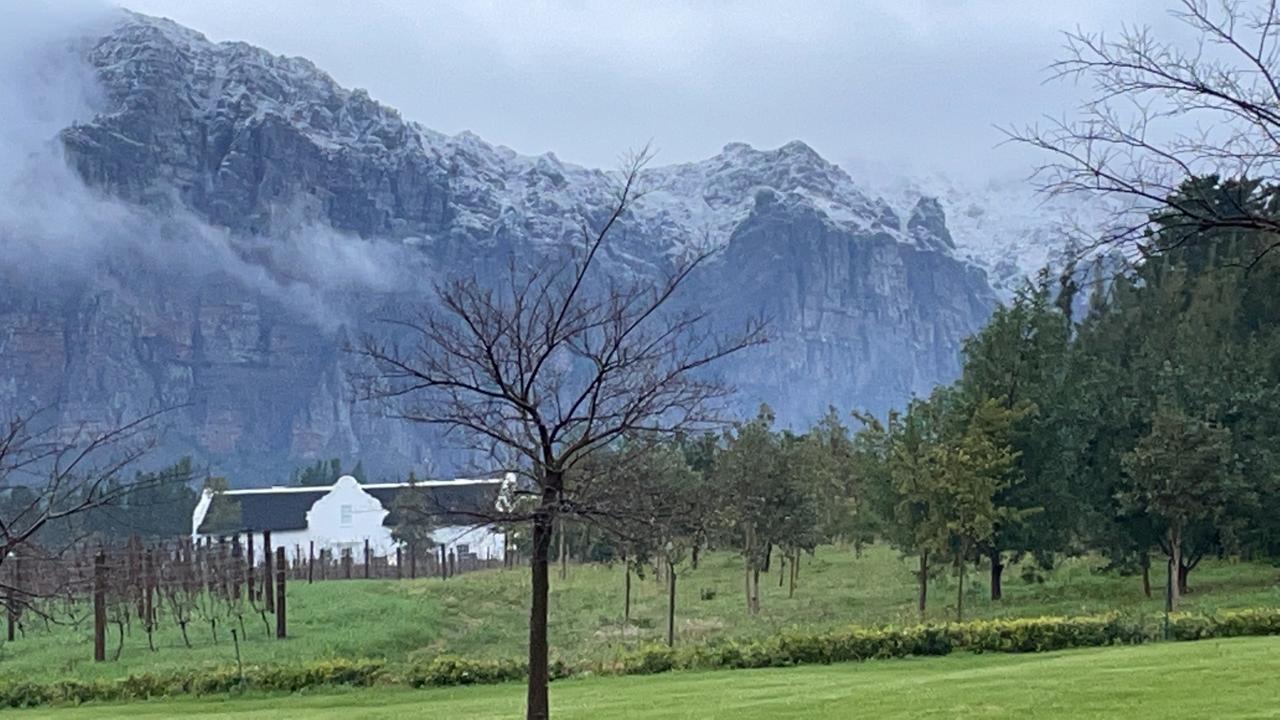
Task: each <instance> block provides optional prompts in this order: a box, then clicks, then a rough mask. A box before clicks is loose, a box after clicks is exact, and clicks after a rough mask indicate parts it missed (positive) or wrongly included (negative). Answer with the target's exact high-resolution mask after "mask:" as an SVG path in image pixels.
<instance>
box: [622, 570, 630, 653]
mask: <svg viewBox="0 0 1280 720" xmlns="http://www.w3.org/2000/svg"><path fill="white" fill-rule="evenodd" d="M622 568H623V571H624V572H625V573H626V574H625V575H624V578H623V581H622V634H623V637H626V633H627V628H628V627H630V626H631V563H630V562H628V561H626V560H625V559H624V560H623V561H622Z"/></svg>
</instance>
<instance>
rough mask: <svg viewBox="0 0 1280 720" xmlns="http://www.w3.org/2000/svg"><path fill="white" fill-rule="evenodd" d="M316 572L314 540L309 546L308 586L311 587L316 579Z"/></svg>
mask: <svg viewBox="0 0 1280 720" xmlns="http://www.w3.org/2000/svg"><path fill="white" fill-rule="evenodd" d="M315 572H316V541H315V540H312V541H311V544H310V545H308V546H307V584H308V585H310V584H311V582H312V581H313V580H314V579H315Z"/></svg>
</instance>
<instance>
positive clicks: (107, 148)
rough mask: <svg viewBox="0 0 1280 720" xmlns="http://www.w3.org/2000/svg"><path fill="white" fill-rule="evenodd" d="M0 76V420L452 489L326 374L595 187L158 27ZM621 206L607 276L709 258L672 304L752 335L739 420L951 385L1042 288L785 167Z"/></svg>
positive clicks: (933, 230) (943, 219)
mask: <svg viewBox="0 0 1280 720" xmlns="http://www.w3.org/2000/svg"><path fill="white" fill-rule="evenodd" d="M80 27H81V28H84V27H85V25H84V24H81V26H80ZM57 29H60V30H65V26H58V28H57ZM21 55H22V58H21V59H20V58H19V57H18V55H15V58H14V62H13V63H12V64H10V65H9V66H8V69H6V70H5V72H6V77H5V79H4V81H3V82H4V84H3V85H0V89H2V92H3V97H2V98H0V99H4V100H11V99H12V102H11V103H6V104H7V105H8V106H10V107H15V108H19V109H20V110H22V113H21V114H23V115H24V117H23V118H22V121H21V122H11V123H6V125H5V127H4V128H3V129H2V131H3V133H4V136H3V137H0V140H3V141H4V143H3V145H2V146H3V147H5V148H6V151H5V152H6V153H7V155H6V157H5V158H4V159H6V160H9V161H10V162H8V164H7V166H6V167H5V169H4V170H3V171H0V189H2V190H4V193H3V195H4V196H3V199H0V261H2V263H3V267H2V268H0V408H5V409H12V408H30V407H47V408H49V412H51V413H54V414H55V415H56V417H58V418H59V420H60V422H62V423H63V424H64V425H66V426H68V427H71V426H74V425H76V424H79V423H90V424H94V423H101V424H107V423H111V422H113V421H117V420H118V419H120V418H122V417H127V416H129V415H131V414H134V413H137V412H141V411H143V410H145V409H148V408H154V407H158V406H168V405H181V406H182V407H181V408H180V409H179V410H177V411H175V412H174V413H172V414H171V416H170V417H171V422H170V428H169V430H168V432H167V434H166V436H165V444H164V449H163V453H165V454H168V455H173V456H176V455H182V454H191V455H194V456H195V457H196V459H197V460H198V461H199V462H204V463H209V464H210V465H212V466H213V467H214V468H216V469H218V470H220V471H223V472H227V473H229V474H230V476H231V480H232V482H233V484H238V485H257V484H268V483H270V482H282V481H283V480H284V478H285V477H286V476H287V473H288V471H289V470H290V469H291V468H293V467H295V466H297V465H300V464H303V463H306V462H308V461H311V460H314V459H317V458H328V457H343V458H346V459H348V460H349V461H350V462H354V461H355V460H356V459H360V460H363V462H364V464H365V467H366V468H368V469H369V470H370V472H371V473H373V474H375V475H376V474H379V473H402V472H407V470H408V469H409V468H411V467H413V468H423V467H424V466H425V467H426V470H427V471H428V472H434V473H449V472H453V471H455V470H459V471H460V470H461V469H462V468H463V466H464V465H465V464H466V463H467V461H468V460H467V456H466V455H465V454H463V453H460V452H459V451H458V450H457V449H456V448H454V447H453V446H452V445H451V442H452V441H451V440H449V439H447V438H439V437H436V436H433V435H431V434H429V433H427V432H425V431H423V430H422V429H420V428H416V427H413V426H410V425H406V424H404V423H401V422H397V421H394V420H390V419H387V418H383V417H380V416H379V415H378V414H377V413H376V412H375V411H374V409H373V408H370V407H366V406H364V405H363V404H362V403H360V402H357V401H356V399H355V398H354V394H353V392H352V389H351V387H350V376H351V374H352V371H353V368H354V362H355V360H354V358H353V357H352V356H351V355H350V354H349V353H346V352H344V350H343V348H344V347H345V346H346V345H347V344H348V343H349V342H350V341H351V339H352V338H353V337H355V336H356V335H357V334H359V333H361V332H365V331H376V329H377V328H378V327H379V324H378V322H377V320H378V319H380V318H387V317H398V316H403V315H404V314H406V313H408V312H411V311H413V310H414V309H416V308H419V307H421V306H422V304H423V303H424V302H425V301H426V300H427V299H428V298H429V296H430V291H431V286H432V283H433V282H434V281H435V280H438V279H440V278H444V277H448V276H451V275H457V274H470V273H472V272H475V273H478V274H479V275H480V277H482V278H484V277H493V276H496V274H497V273H499V272H502V270H503V269H504V268H505V267H506V266H507V263H508V260H509V259H510V258H511V257H513V256H514V257H516V258H517V259H518V260H519V261H520V262H522V263H536V262H539V260H540V259H546V258H552V257H556V256H557V253H559V252H560V251H562V250H563V249H564V248H565V247H566V246H567V245H568V244H570V243H573V242H575V240H576V239H577V238H578V237H579V232H580V230H579V223H580V221H581V219H582V218H584V217H585V218H587V219H588V221H590V220H591V219H592V218H598V217H599V215H600V213H601V212H603V211H604V210H605V209H606V208H607V207H608V204H609V202H610V197H611V196H610V192H611V187H612V186H611V183H612V182H613V177H612V174H611V173H610V172H609V171H607V170H601V169H594V168H585V167H581V166H577V165H573V164H570V163H565V162H562V161H560V160H559V159H558V158H557V157H556V156H555V155H553V154H550V153H548V154H545V155H540V156H526V155H522V154H520V153H518V152H516V151H513V150H510V149H508V148H505V147H501V146H496V145H492V144H489V143H487V142H485V141H484V140H483V139H481V138H479V137H477V136H475V135H473V134H470V133H462V134H459V135H452V136H450V135H444V134H441V133H438V132H435V131H433V130H431V129H429V128H428V127H427V126H425V125H422V124H419V123H417V122H414V121H411V120H408V119H405V118H403V117H401V116H400V114H399V113H398V112H397V111H396V110H394V109H392V108H389V107H386V106H384V105H382V104H380V103H378V102H377V101H376V100H374V99H373V98H371V97H369V95H368V94H367V93H366V92H364V91H361V90H351V89H347V88H344V87H341V86H339V85H338V84H337V83H335V82H334V81H333V80H332V79H331V78H330V77H329V76H328V75H326V74H325V73H324V72H323V71H322V70H321V69H319V68H317V67H316V66H314V65H313V64H312V63H310V62H309V61H307V60H305V59H301V58H286V57H280V56H276V55H273V54H271V53H270V52H269V51H267V50H263V49H261V48H257V47H253V46H251V45H247V44H244V43H235V42H227V43H213V42H210V41H208V40H207V39H205V38H204V37H203V36H202V35H200V34H199V33H198V32H196V31H195V30H191V29H188V28H184V27H182V26H179V25H177V24H175V23H172V22H169V21H166V20H161V19H156V18H150V17H146V16H141V15H137V14H132V13H123V12H112V13H107V14H104V15H103V16H101V17H95V18H93V19H92V22H91V23H90V24H89V26H88V29H81V30H80V31H78V33H77V35H76V37H75V39H74V40H72V41H70V42H68V41H67V40H66V39H65V38H64V37H59V36H58V35H57V33H55V32H53V28H51V29H50V31H49V32H47V33H45V32H40V33H34V32H33V33H28V36H27V37H26V39H25V40H24V41H23V43H22V45H21ZM32 58H35V59H36V60H34V61H33V60H32ZM33 73H39V75H38V76H37V75H33ZM50 78H56V80H57V82H56V84H55V85H49V83H50ZM38 87H55V88H57V90H58V91H57V92H54V91H52V90H50V91H44V92H39V91H37V90H36V88H38ZM55 97H56V98H60V99H59V100H58V101H57V102H53V101H52V100H51V99H50V98H55ZM28 115H29V117H26V116H28ZM423 120H425V121H427V122H428V123H429V121H430V118H424V119H423ZM643 181H644V184H645V188H646V190H647V194H646V195H645V196H644V198H643V199H642V200H641V202H640V203H639V204H637V205H636V206H635V208H634V210H633V212H632V213H631V214H630V216H628V217H627V218H626V219H625V221H624V223H623V224H622V226H621V227H620V228H619V230H618V232H617V233H616V234H615V235H614V236H613V238H612V240H611V241H610V242H609V244H608V250H607V252H608V256H607V258H606V265H605V267H606V268H607V271H608V273H610V274H612V275H614V276H616V277H628V278H645V277H650V276H653V277H656V276H658V275H659V274H660V273H661V272H663V271H664V270H665V269H668V268H670V267H671V266H672V264H673V263H674V262H675V261H676V260H678V259H679V258H682V257H687V256H688V254H689V253H693V252H699V251H701V250H704V249H714V250H715V251H716V252H715V255H714V256H713V258H712V259H711V261H710V262H709V263H708V264H707V265H706V266H705V267H704V268H702V269H701V271H700V273H699V274H698V275H697V276H696V277H695V279H694V280H693V281H692V284H691V285H690V286H689V287H688V288H686V290H687V295H686V296H685V298H684V300H685V302H689V303H692V304H697V305H699V306H701V307H706V308H710V309H713V310H714V315H715V317H717V318H719V319H720V320H721V321H723V322H724V323H726V324H727V323H732V322H735V321H736V320H739V319H741V318H742V317H745V316H747V315H755V314H764V315H766V316H768V317H770V318H771V320H772V340H771V342H770V343H768V344H767V345H765V346H763V347H761V348H759V349H755V350H752V351H750V352H748V353H744V354H742V355H741V356H738V357H735V358H733V359H732V360H731V361H730V362H728V363H726V364H725V365H723V366H722V367H720V368H719V371H720V372H721V373H722V374H723V375H724V376H725V377H726V379H728V380H729V381H731V382H732V383H734V384H735V385H737V386H738V387H739V389H740V391H741V392H740V395H739V399H738V407H739V408H740V410H741V412H742V413H743V414H747V413H750V412H752V411H753V410H754V407H755V406H756V405H757V404H758V403H760V402H768V403H769V404H770V405H771V406H772V407H773V408H774V409H775V410H776V411H777V413H778V416H779V419H780V420H781V421H782V422H784V423H804V422H807V421H809V420H811V419H813V418H815V417H816V416H818V415H819V414H821V413H822V412H824V411H825V409H826V407H827V406H828V405H834V406H835V407H837V408H838V409H840V410H841V411H842V412H843V411H847V410H849V409H850V408H854V407H857V408H866V409H870V410H873V411H877V412H883V411H885V410H886V409H888V408H890V407H894V406H899V405H901V404H903V403H904V402H905V401H906V400H907V399H908V398H909V397H910V396H911V395H912V394H913V393H920V394H923V393H927V392H928V391H929V390H930V389H931V388H932V387H933V386H934V385H935V384H937V383H938V382H942V381H946V380H950V379H951V378H953V377H954V376H955V375H956V374H957V372H958V369H959V349H960V345H961V341H962V340H963V338H964V337H965V336H966V335H968V334H970V333H973V332H974V331H976V330H977V329H978V328H979V327H981V325H982V324H983V322H984V321H985V320H986V318H987V316H988V315H989V313H990V312H991V310H992V308H993V307H994V306H995V303H996V300H997V293H996V291H993V289H992V284H991V283H990V282H989V281H988V273H993V277H995V278H996V281H997V285H998V288H999V289H1000V291H1001V292H1004V291H1005V290H1007V288H1008V287H1009V286H1010V283H1011V282H1012V279H1011V278H1014V277H1016V276H1017V275H1018V274H1019V273H1022V272H1026V271H1028V270H1030V269H1032V268H1030V267H1029V266H1030V265H1034V264H1038V263H1040V262H1042V256H1041V255H1040V254H1038V253H1039V252H1040V251H1039V250H1034V251H1031V250H1029V251H1027V252H1024V253H1022V254H1018V253H1007V252H1006V251H1005V250H1004V249H1002V248H1004V247H1005V246H1003V245H999V244H998V243H997V244H994V245H983V244H982V243H981V242H979V240H977V238H979V237H981V235H982V234H983V233H984V232H987V229H988V226H985V225H983V224H982V222H980V221H979V220H977V219H975V218H980V217H981V216H983V214H984V213H992V212H995V211H994V210H992V209H991V207H990V206H982V205H979V204H977V203H976V201H975V202H973V203H970V205H968V206H965V208H964V210H962V212H963V213H964V217H963V219H958V218H957V216H956V213H955V211H954V209H953V207H952V206H953V205H956V204H957V201H956V200H955V199H954V198H949V197H946V196H945V195H944V196H943V197H936V196H935V195H931V194H930V192H933V190H931V189H930V188H929V187H928V186H927V185H926V186H919V187H916V188H912V189H909V190H908V191H904V192H898V193H895V192H891V191H889V190H885V189H880V190H872V189H871V188H872V187H874V186H875V183H873V182H865V181H864V182H855V181H854V180H853V179H852V178H851V177H850V175H849V174H848V173H846V172H845V171H844V170H842V169H841V168H840V167H838V166H836V165H834V164H832V163H830V162H828V161H827V160H826V159H824V158H822V157H821V156H819V155H818V154H817V153H816V152H814V151H813V150H812V149H811V148H810V147H808V146H807V145H805V144H804V143H803V142H800V141H794V142H790V143H787V144H785V145H783V146H781V147H779V148H775V149H757V148H753V147H750V146H748V145H745V144H741V143H729V144H727V145H725V147H724V148H723V150H722V151H721V152H720V153H718V154H716V155H715V156H713V157H710V158H707V159H705V160H702V161H699V162H692V163H683V164H678V165H669V166H655V167H651V168H650V169H648V170H647V171H646V172H645V174H644V177H643ZM994 202H996V201H994V200H993V203H994ZM970 213H973V214H970ZM988 216H989V215H988ZM957 222H959V225H957ZM1013 225H1014V223H1012V222H1009V223H1003V224H1002V227H1012V226H1013ZM958 227H963V228H964V231H963V232H958V231H957V228H958ZM1007 232H1010V233H1012V232H1016V231H1007ZM1036 242H1038V240H1035V239H1032V241H1031V242H1030V243H1023V244H1022V245H1021V246H1022V247H1031V248H1033V249H1034V247H1038V246H1036V245H1035V243H1036ZM992 247H994V248H996V249H994V250H992V249H991V248H992ZM1002 254H1006V255H1009V256H1008V257H1007V258H1006V259H1007V261H1008V263H1007V265H1002V264H1000V262H998V261H999V259H1000V256H1001V255H1002Z"/></svg>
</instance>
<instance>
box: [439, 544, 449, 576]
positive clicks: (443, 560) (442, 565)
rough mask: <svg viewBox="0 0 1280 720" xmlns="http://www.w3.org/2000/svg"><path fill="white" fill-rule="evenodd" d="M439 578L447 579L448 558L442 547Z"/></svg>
mask: <svg viewBox="0 0 1280 720" xmlns="http://www.w3.org/2000/svg"><path fill="white" fill-rule="evenodd" d="M440 577H442V578H444V579H445V580H448V579H449V558H448V557H447V556H446V555H445V550H444V546H443V545H441V546H440Z"/></svg>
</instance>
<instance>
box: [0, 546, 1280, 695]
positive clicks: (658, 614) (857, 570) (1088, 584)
mask: <svg viewBox="0 0 1280 720" xmlns="http://www.w3.org/2000/svg"><path fill="white" fill-rule="evenodd" d="M1278 579H1280V571H1278V570H1277V569H1276V568H1274V567H1271V566H1267V565H1261V564H1247V563H1234V564H1233V563H1226V562H1211V561H1205V563H1204V564H1202V566H1201V567H1200V568H1199V569H1197V570H1196V572H1195V573H1194V574H1193V575H1192V577H1191V586H1192V590H1193V592H1192V593H1191V595H1189V596H1188V597H1187V599H1186V607H1187V609H1191V610H1216V609H1226V608H1234V607H1251V606H1278V605H1280V585H1277V580H1278ZM528 582H529V581H528V571H527V569H523V568H521V569H514V570H495V571H488V572H478V573H473V574H470V575H464V576H461V577H457V578H454V579H451V580H448V581H442V580H439V579H430V580H416V581H400V582H396V581H363V580H352V581H331V582H327V583H316V584H315V585H310V586H308V585H306V584H303V583H294V584H292V585H290V590H289V630H290V635H291V637H290V639H288V640H285V641H276V640H273V639H269V638H268V637H267V632H266V628H265V627H264V626H263V623H262V621H261V619H259V618H258V617H256V616H246V617H245V620H244V621H245V629H246V632H247V635H248V639H247V641H246V642H245V643H244V644H243V646H242V652H243V655H244V660H245V662H246V663H273V662H289V661H297V660H313V659H321V658H326V657H344V658H361V657H370V658H385V659H387V660H389V661H392V662H402V661H406V660H414V659H429V658H431V657H433V656H435V655H439V654H455V655H463V656H469V657H479V658H492V657H502V658H519V657H522V656H523V653H524V642H525V627H526V625H525V624H526V622H527V618H528V615H527V596H528ZM552 583H553V587H552V597H551V636H552V647H553V651H552V652H553V655H555V656H556V657H560V658H563V659H565V660H570V661H573V660H581V659H596V658H605V657H610V656H613V655H614V654H616V653H618V652H619V651H620V650H623V649H625V648H628V647H633V646H635V645H637V644H640V643H645V642H654V641H658V640H660V639H661V637H662V631H663V630H662V629H663V628H664V621H663V613H664V612H665V605H664V602H665V595H664V591H663V589H662V588H660V587H659V585H658V583H657V582H656V581H655V580H654V579H653V578H652V577H650V578H647V579H644V580H639V579H636V580H634V582H633V607H632V617H633V618H634V619H635V620H636V621H637V622H638V623H639V625H640V626H639V627H631V628H629V629H628V630H627V632H626V633H623V632H622V629H621V627H620V622H619V621H620V619H621V615H622V575H621V569H620V568H616V567H615V568H605V567H598V566H571V567H570V569H569V577H568V579H567V580H564V581H561V580H559V578H558V577H556V576H553V580H552ZM761 585H762V611H761V613H760V615H758V616H756V617H748V616H747V615H746V613H745V612H744V610H743V602H742V598H741V592H742V590H741V588H742V576H741V565H740V560H739V559H738V558H737V557H735V556H733V555H730V554H727V553H713V554H711V555H710V556H708V557H707V558H706V559H705V560H704V562H703V563H702V565H701V566H700V567H699V568H698V570H696V571H686V572H685V573H684V574H683V575H682V576H681V580H680V584H679V589H680V592H679V600H678V605H679V610H678V617H679V620H678V623H677V628H678V637H679V640H678V642H681V643H691V642H700V641H705V640H707V639H710V638H713V637H733V638H749V637H760V636H765V635H769V634H772V633H776V632H777V631H778V630H779V629H782V628H803V629H822V628H830V627H835V626H841V625H849V624H861V625H880V624H888V623H912V622H915V621H916V619H917V616H916V613H915V606H914V601H915V587H914V583H913V578H912V575H911V573H910V567H909V565H908V563H907V562H905V561H903V560H902V559H900V558H898V556H897V555H896V554H895V553H894V552H893V551H891V550H889V549H887V548H871V549H870V550H869V551H867V552H866V553H864V554H863V556H862V557H860V558H855V557H854V555H853V553H852V552H851V551H849V550H847V549H837V548H831V547H825V548H821V549H820V550H819V552H818V554H817V556H816V557H813V558H810V557H808V556H806V557H805V559H804V562H803V564H802V569H801V575H800V585H799V587H798V588H797V591H796V595H795V597H794V598H788V597H787V592H786V590H785V589H782V588H779V587H778V586H777V578H776V573H775V574H774V575H773V576H771V580H770V581H769V582H766V581H765V579H763V578H762V580H761ZM953 589H954V585H952V584H950V583H949V582H948V581H945V580H943V581H940V582H938V583H937V584H936V585H935V587H934V588H933V589H932V591H931V598H932V603H933V604H932V605H931V609H930V615H931V617H932V618H935V619H939V620H946V619H950V617H951V613H952V610H951V603H953V602H954V597H953V596H954V593H953ZM704 590H705V591H709V592H711V593H714V597H713V598H711V599H707V600H703V599H702V594H703V591H704ZM986 595H987V589H986V586H985V583H984V582H983V581H982V579H981V578H977V580H976V581H975V582H973V584H972V586H971V588H970V591H969V593H967V596H966V608H967V611H966V615H967V616H968V617H1009V616H1036V615H1046V614H1061V615H1076V614H1089V613H1098V612H1105V611H1109V610H1120V611H1122V612H1127V613H1147V614H1156V613H1158V612H1159V611H1160V608H1161V602H1160V599H1159V598H1158V597H1157V598H1155V599H1147V598H1145V597H1143V594H1142V590H1141V583H1140V581H1139V579H1138V578H1136V577H1119V576H1116V575H1113V574H1105V573H1099V572H1097V567H1096V563H1094V562H1092V561H1089V560H1087V559H1075V560H1070V561H1067V562H1066V563H1065V564H1064V565H1062V566H1061V567H1060V568H1059V569H1057V570H1055V571H1054V572H1053V573H1051V574H1050V575H1049V577H1048V578H1047V579H1046V581H1045V582H1043V583H1026V582H1024V581H1022V580H1021V579H1019V568H1017V567H1013V568H1010V569H1009V570H1008V571H1006V576H1005V599H1004V600H1003V601H1001V602H999V603H992V602H991V601H990V600H989V599H987V597H986ZM191 635H192V640H193V642H194V644H195V648H194V649H187V648H185V647H183V645H182V641H181V638H180V636H179V635H178V633H177V631H176V629H174V628H172V627H171V626H170V625H168V624H166V625H165V626H164V627H163V629H162V632H161V633H160V635H159V642H158V645H159V648H158V651H157V652H151V651H149V650H148V649H147V643H146V638H145V636H144V635H142V633H141V632H140V631H139V630H138V629H137V628H136V627H135V628H134V630H133V633H132V636H129V637H126V638H125V642H124V647H123V652H122V654H121V657H120V660H119V661H118V662H107V663H100V664H95V663H93V662H91V661H90V657H91V655H92V645H91V642H90V639H89V633H88V631H87V629H83V628H82V629H80V630H75V629H71V628H56V627H55V628H54V629H53V630H52V631H46V630H44V629H43V628H42V627H40V626H38V624H37V626H36V627H31V628H29V629H28V632H27V636H26V637H25V638H24V639H20V640H19V641H17V642H14V643H11V644H6V645H4V646H3V647H0V677H9V678H21V679H40V680H49V679H56V678H60V677H65V676H76V677H81V678H87V677H114V676H121V675H125V674H128V673H131V672H139V671H144V670H158V669H179V668H185V669H190V668H193V667H199V666H203V665H209V666H227V665H229V664H233V663H234V655H233V650H232V646H231V643H230V641H229V637H228V633H227V628H226V627H224V628H223V629H222V630H221V632H220V642H219V643H218V644H216V645H215V644H213V643H212V642H211V639H210V634H209V630H208V628H207V627H205V626H200V625H197V626H193V627H192V631H191ZM116 643H117V640H116V637H115V636H114V634H112V635H109V637H108V656H109V657H110V655H111V654H113V653H114V651H115V646H116Z"/></svg>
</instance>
